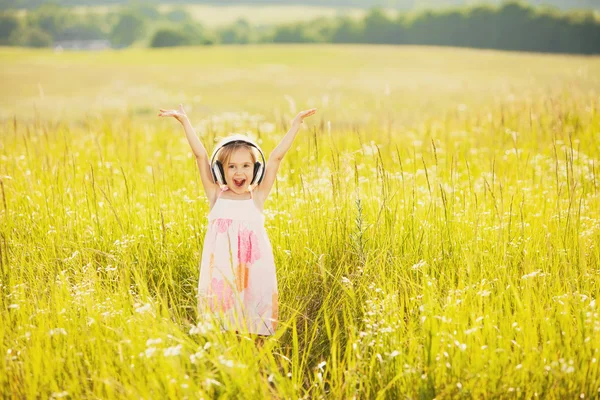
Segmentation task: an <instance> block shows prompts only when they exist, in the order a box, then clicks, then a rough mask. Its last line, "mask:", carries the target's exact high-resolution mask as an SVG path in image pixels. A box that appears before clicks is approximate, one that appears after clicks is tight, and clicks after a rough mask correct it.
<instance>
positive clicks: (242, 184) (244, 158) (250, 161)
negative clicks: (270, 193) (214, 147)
mask: <svg viewBox="0 0 600 400" xmlns="http://www.w3.org/2000/svg"><path fill="white" fill-rule="evenodd" d="M227 150H231V151H230V154H229V157H228V159H227V158H226V157H224V158H225V161H224V162H223V169H224V171H225V181H226V182H227V186H228V187H229V189H230V190H231V191H233V192H234V193H237V194H242V193H245V192H247V191H248V186H249V185H250V182H252V175H253V174H254V162H255V161H256V159H255V157H254V154H253V153H252V152H251V151H250V149H249V148H248V147H247V146H245V145H240V146H235V147H234V148H231V149H227ZM224 156H227V154H224Z"/></svg>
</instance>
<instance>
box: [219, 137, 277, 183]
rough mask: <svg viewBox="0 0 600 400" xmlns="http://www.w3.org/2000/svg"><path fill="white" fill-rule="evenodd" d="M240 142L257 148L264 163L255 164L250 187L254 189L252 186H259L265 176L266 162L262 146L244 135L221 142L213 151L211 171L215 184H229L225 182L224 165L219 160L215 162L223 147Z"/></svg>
mask: <svg viewBox="0 0 600 400" xmlns="http://www.w3.org/2000/svg"><path fill="white" fill-rule="evenodd" d="M238 142H242V143H246V144H249V145H250V146H252V147H254V148H256V149H257V150H258V152H259V153H260V157H261V158H262V162H260V161H256V162H255V163H254V173H253V175H252V182H250V187H252V185H258V184H259V183H260V182H262V180H263V178H264V176H265V164H266V161H265V155H264V154H263V151H262V149H261V148H260V146H259V145H258V144H256V143H255V142H254V141H252V140H251V139H250V138H248V137H246V136H244V135H232V136H228V137H226V138H225V139H223V140H221V141H220V142H219V144H218V145H217V146H216V147H215V149H214V150H213V153H212V156H211V157H210V170H211V172H212V176H213V181H214V182H215V183H218V184H219V185H220V186H224V185H227V182H226V181H225V171H224V170H223V164H222V163H221V161H219V160H218V159H216V160H215V158H216V156H217V154H218V153H219V150H221V149H222V148H223V147H225V146H227V145H230V144H233V143H238Z"/></svg>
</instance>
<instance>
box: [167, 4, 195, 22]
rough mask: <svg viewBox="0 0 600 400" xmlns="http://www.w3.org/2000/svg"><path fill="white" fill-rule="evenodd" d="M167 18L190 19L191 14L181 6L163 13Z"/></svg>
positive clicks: (178, 20)
mask: <svg viewBox="0 0 600 400" xmlns="http://www.w3.org/2000/svg"><path fill="white" fill-rule="evenodd" d="M165 17H166V18H167V20H169V21H171V22H183V21H191V20H192V15H191V14H190V13H189V12H188V11H187V10H186V9H185V8H183V7H177V8H174V9H172V10H170V11H168V12H167V13H166V14H165Z"/></svg>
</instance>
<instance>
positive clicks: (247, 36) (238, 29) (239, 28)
mask: <svg viewBox="0 0 600 400" xmlns="http://www.w3.org/2000/svg"><path fill="white" fill-rule="evenodd" d="M217 35H218V36H219V39H220V40H219V42H220V43H224V44H231V43H240V44H246V43H250V42H252V41H253V39H254V38H253V37H252V36H253V32H252V27H251V26H250V24H249V23H248V21H246V20H245V19H238V20H237V21H235V22H234V23H233V24H230V25H227V26H225V27H223V28H220V29H218V30H217Z"/></svg>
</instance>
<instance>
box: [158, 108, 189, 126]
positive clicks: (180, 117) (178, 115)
mask: <svg viewBox="0 0 600 400" xmlns="http://www.w3.org/2000/svg"><path fill="white" fill-rule="evenodd" d="M158 116H159V117H173V118H175V119H176V120H177V121H179V122H181V123H183V122H184V121H185V120H186V119H187V114H186V113H185V111H184V110H183V105H182V104H180V105H179V110H163V109H162V108H161V109H160V112H159V113H158Z"/></svg>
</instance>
